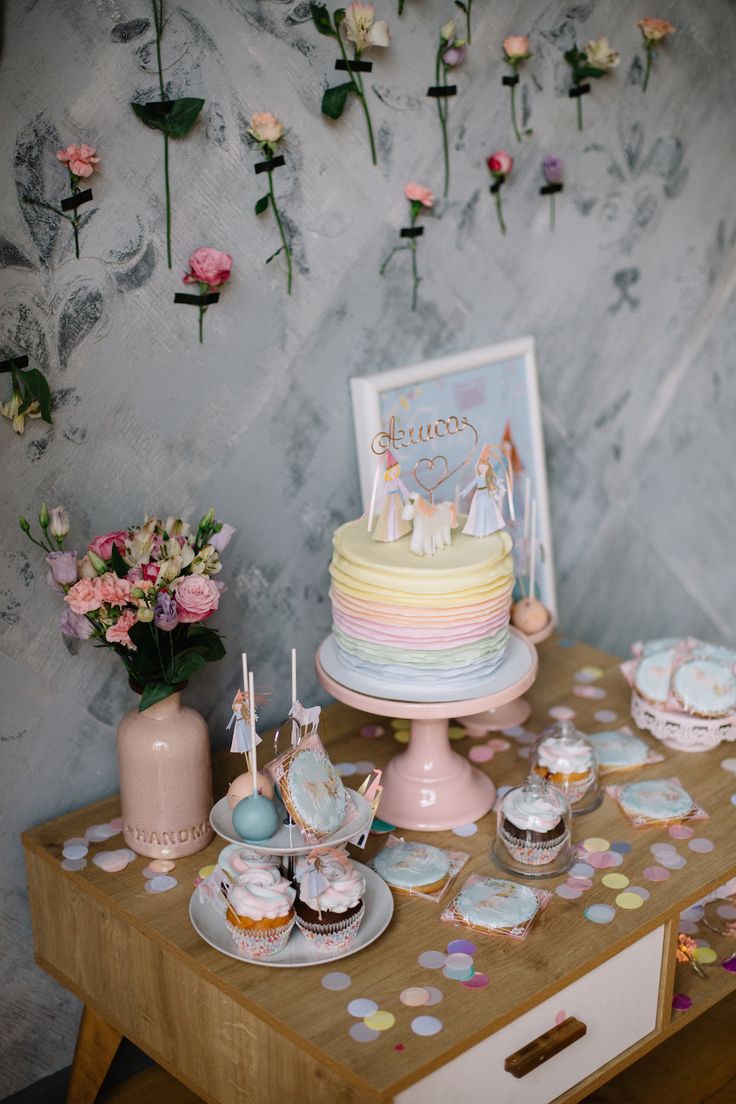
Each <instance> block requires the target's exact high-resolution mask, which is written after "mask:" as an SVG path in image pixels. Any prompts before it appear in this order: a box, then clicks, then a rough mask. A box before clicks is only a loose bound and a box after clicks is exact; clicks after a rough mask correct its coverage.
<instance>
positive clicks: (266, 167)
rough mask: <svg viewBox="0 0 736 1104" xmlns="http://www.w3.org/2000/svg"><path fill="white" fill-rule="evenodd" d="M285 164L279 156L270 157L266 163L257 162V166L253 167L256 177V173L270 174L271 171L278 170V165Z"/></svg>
mask: <svg viewBox="0 0 736 1104" xmlns="http://www.w3.org/2000/svg"><path fill="white" fill-rule="evenodd" d="M285 164H286V162H285V161H284V159H283V157H282V156H281V155H280V154H279V156H278V157H270V158H269V159H268V161H259V162H258V164H257V165H255V166H254V167H255V170H256V176H257V175H258V173H264V172H270V171H271V169H278V168H279V166H280V165H285Z"/></svg>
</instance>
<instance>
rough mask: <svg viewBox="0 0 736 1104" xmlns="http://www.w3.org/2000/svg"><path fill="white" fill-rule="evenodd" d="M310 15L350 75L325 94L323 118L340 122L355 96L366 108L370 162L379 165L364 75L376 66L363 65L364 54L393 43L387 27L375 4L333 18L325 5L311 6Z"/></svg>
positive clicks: (350, 8)
mask: <svg viewBox="0 0 736 1104" xmlns="http://www.w3.org/2000/svg"><path fill="white" fill-rule="evenodd" d="M311 12H312V19H313V21H314V25H315V27H316V28H317V30H318V31H319V33H320V34H322V35H327V36H328V37H329V38H335V39H337V44H338V46H339V48H340V54H341V57H340V58H339V59H338V60H337V61H336V62H335V68H336V69H338V70H340V71H342V72H346V73H348V74H349V75H350V80H348V81H344V82H343V83H342V84H336V85H334V86H333V87H332V88H328V89H327V90H326V92H325V94H324V95H323V97H322V114H323V115H327V116H328V118H330V119H339V118H340V116H341V115H342V113H343V111H344V110H345V105H346V103H347V99H348V96H349V95H350V94H351V93H353V94H354V95H356V96H357V97H358V99H359V100H360V105H361V107H362V108H363V114H364V116H365V122H366V126H367V128H368V142H369V144H370V148H371V160H372V161H373V164H374V165H375V164H376V163H377V160H376V143H375V139H374V136H373V123H372V120H371V113H370V110H369V108H368V101H367V100H366V96H365V85H364V84H363V75H362V74H363V73H370V72H371V70H372V68H373V62H371V61H363V59H362V55H363V53H364V52H365V50H368V49H370V48H372V47H374V46H388V44H389V42H390V35H389V29H388V23H386V22H385V21H384V20H382V19H379V20H377V19H376V18H375V13H374V8H373V5H372V4H363V3H359V2H358V0H356V2H355V3H353V4H350V5H349V6H348V7H347V8H338V9H337V11H335V12H334V13H333V15H330V13H329V11H328V10H327V8H326V6H325V5H324V4H315V3H312V4H311ZM346 41H347V42H350V43H352V46H353V60H352V61H350V60H349V59H348V56H347V53H346V52H345V42H346Z"/></svg>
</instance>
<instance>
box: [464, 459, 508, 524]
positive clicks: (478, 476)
mask: <svg viewBox="0 0 736 1104" xmlns="http://www.w3.org/2000/svg"><path fill="white" fill-rule="evenodd" d="M471 492H473V498H472V501H471V503H470V510H469V511H468V520H467V521H466V522H465V528H464V529H463V533H466V534H467V535H468V536H470V537H490V535H491V533H496V532H498V530H499V529H505V528H506V522H505V521H504V517H503V513H502V505H503V500H504V498H505V497H506V482H505V480H503V479H501V478H499V476H497V475H496V472H495V471H494V468H493V464H492V462H491V445H484V446H483V450H482V452H481V454H480V456H479V457H478V459H477V461H476V464H475V476H474V477H473V479H472V480H471V481H470V483H468V485H467V487H465V488H464V489H463V490H462V491H461V492H460V497H461V498H466V497H467V496H468V495H469V494H470V493H471Z"/></svg>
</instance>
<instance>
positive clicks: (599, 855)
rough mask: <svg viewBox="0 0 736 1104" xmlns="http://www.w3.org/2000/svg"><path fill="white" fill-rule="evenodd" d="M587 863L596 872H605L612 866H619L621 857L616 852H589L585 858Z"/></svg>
mask: <svg viewBox="0 0 736 1104" xmlns="http://www.w3.org/2000/svg"><path fill="white" fill-rule="evenodd" d="M587 859H588V862H589V863H590V865H591V866H594V867H595V868H596V870H606V869H609V868H610V867H612V866H621V863H622V862H623V861H624V859H623V855H619V854H618V852H616V851H591V852H590V854H589V855H588V856H587Z"/></svg>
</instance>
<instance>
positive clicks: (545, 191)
mask: <svg viewBox="0 0 736 1104" xmlns="http://www.w3.org/2000/svg"><path fill="white" fill-rule="evenodd" d="M563 188H564V184H545V185H544V187H543V188H540V189H539V194H540V195H554V194H555V192H561V191H562V189H563Z"/></svg>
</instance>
